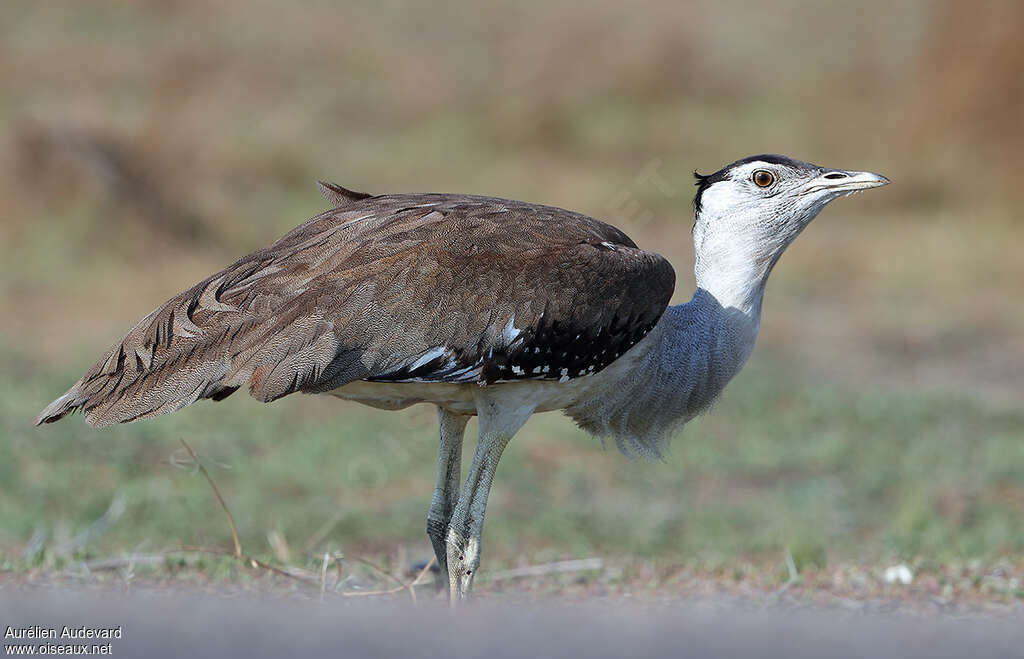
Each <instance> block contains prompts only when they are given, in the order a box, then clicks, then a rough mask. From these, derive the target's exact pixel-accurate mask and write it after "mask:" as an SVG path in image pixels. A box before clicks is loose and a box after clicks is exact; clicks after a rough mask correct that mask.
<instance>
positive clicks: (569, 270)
mask: <svg viewBox="0 0 1024 659" xmlns="http://www.w3.org/2000/svg"><path fill="white" fill-rule="evenodd" d="M888 182H889V181H888V179H886V178H885V177H883V176H880V175H878V174H872V173H869V172H852V171H844V170H837V169H826V168H823V167H818V166H817V165H812V164H809V163H806V162H800V161H797V160H792V159H790V158H787V157H784V156H777V155H760V156H752V157H749V158H744V159H742V160H738V161H736V162H734V163H732V164H730V165H728V166H726V167H724V168H722V169H721V170H719V171H717V172H715V173H714V174H711V175H710V176H701V175H699V174H698V175H697V195H696V197H695V199H694V206H695V212H696V220H695V224H694V227H693V241H694V248H695V252H696V266H695V273H696V280H697V291H696V292H695V293H694V295H693V299H691V300H690V301H689V302H687V303H686V304H682V305H679V306H673V307H668V302H669V298H670V297H671V295H672V291H673V288H674V286H675V273H674V271H673V270H672V266H671V265H669V263H668V262H667V261H666V260H665V259H664V258H662V257H661V256H659V255H658V254H655V253H653V252H647V251H644V250H641V249H639V248H638V247H637V246H636V245H635V244H634V243H633V241H632V240H630V239H629V238H628V237H627V236H626V235H625V234H624V233H622V232H621V231H619V230H618V229H616V228H615V227H613V226H610V225H608V224H605V223H603V222H599V221H597V220H595V219H592V218H590V217H587V216H585V215H581V214H579V213H574V212H571V211H567V210H562V209H559V208H552V207H549V206H541V205H537V204H529V203H524V202H521V201H510V200H506V199H496V198H491V197H478V196H469V195H451V194H405V195H380V196H372V195H369V194H364V193H358V192H352V191H350V190H347V189H345V188H343V187H341V186H338V185H333V184H325V183H321V189H322V191H323V193H324V194H325V196H326V197H327V199H328V200H329V201H330V202H331V203H332V205H333V206H334V207H335V208H333V209H332V210H329V211H327V212H325V213H321V214H320V215H317V216H316V217H314V218H313V219H311V220H309V221H307V222H306V223H305V224H302V225H301V226H299V227H297V228H295V229H293V230H292V231H291V232H289V233H288V234H286V235H285V236H284V237H282V238H281V239H280V240H278V241H277V242H275V243H274V244H272V245H270V246H269V247H266V248H264V249H261V250H258V251H256V252H253V253H252V254H249V255H248V256H245V257H242V258H241V259H239V260H238V261H236V262H235V263H234V264H232V265H230V266H228V267H227V268H225V269H224V270H221V271H220V272H218V273H216V274H214V275H212V276H211V277H209V278H207V279H205V280H204V281H202V282H200V283H198V284H197V285H195V286H193V287H192V288H190V289H188V290H187V291H185V292H184V293H181V294H180V295H177V296H175V297H174V298H172V299H171V300H170V301H168V302H167V303H165V304H163V305H161V306H160V307H159V308H158V309H156V310H155V311H154V312H152V313H151V314H149V315H148V316H146V318H144V319H143V320H142V321H141V322H139V324H137V325H136V326H135V327H134V328H133V329H132V330H131V331H130V332H128V334H127V336H125V337H124V339H122V340H121V341H119V342H118V343H116V344H115V345H114V346H113V347H112V348H111V349H110V350H109V351H108V352H107V353H106V354H105V355H104V356H103V357H102V358H101V359H100V360H99V361H98V362H97V363H96V364H95V365H94V366H93V367H92V368H91V369H89V372H88V373H86V374H85V376H84V377H83V378H82V379H81V380H79V381H78V382H76V383H75V385H74V386H73V387H71V389H70V390H68V392H67V393H65V394H64V395H63V396H61V397H60V398H58V399H57V400H55V401H54V402H53V403H51V404H50V405H49V407H47V408H46V409H45V410H43V412H42V413H41V414H40V415H39V417H38V419H37V420H36V423H39V424H41V423H49V422H52V421H56V420H58V419H60V418H62V417H63V416H65V415H67V414H69V413H71V412H73V411H75V410H78V409H81V410H82V411H83V412H84V414H85V419H86V421H87V422H88V423H89V424H90V425H93V426H107V425H110V424H114V423H125V422H128V421H136V420H139V419H143V418H146V417H151V416H155V415H157V414H162V413H164V412H171V411H173V410H177V409H178V408H181V407H184V406H185V405H188V404H190V403H193V402H195V401H197V400H199V399H200V398H212V399H213V400H222V399H224V398H226V397H227V396H229V395H231V394H232V393H234V392H235V391H236V390H237V389H239V388H240V387H242V386H246V387H248V389H249V393H250V394H251V395H252V396H253V397H254V398H256V399H257V400H260V401H264V402H268V401H272V400H275V399H277V398H280V397H282V396H285V395H287V394H290V393H293V392H296V391H303V392H307V393H329V394H331V395H334V396H338V397H340V398H346V399H350V400H355V401H358V402H360V403H365V404H367V405H372V406H374V407H379V408H384V409H400V408H404V407H407V406H409V405H412V404H415V403H421V402H428V403H433V404H435V405H436V406H437V408H438V418H439V422H440V435H441V437H440V449H439V455H438V469H437V485H436V487H435V489H434V495H433V499H432V501H431V504H430V510H429V513H428V515H427V533H428V535H429V536H430V540H431V543H432V544H433V548H434V552H435V554H436V555H437V560H438V562H439V564H440V566H441V568H442V570H444V571H445V572H447V575H448V584H449V593H450V596H451V598H452V600H453V601H455V600H458V599H461V598H463V597H465V596H466V595H467V594H468V592H469V590H470V588H471V585H472V582H473V577H474V575H475V573H476V571H477V568H478V566H479V564H480V536H481V532H482V530H483V523H484V512H485V508H486V505H487V494H488V491H489V490H490V488H491V483H492V481H493V479H494V472H495V470H496V469H497V466H498V460H499V459H500V457H501V454H502V451H503V450H504V449H505V446H506V444H508V441H509V440H510V439H511V438H512V436H513V435H514V434H515V433H516V431H518V430H519V428H520V427H521V426H522V425H523V423H525V422H526V420H527V418H529V416H530V415H531V414H533V413H534V412H545V411H550V410H564V411H565V413H566V414H568V415H569V416H570V417H572V418H573V419H574V420H575V421H576V423H577V424H579V426H580V427H581V428H583V429H584V430H586V431H588V432H590V433H592V434H594V435H597V436H599V437H602V438H611V439H614V441H615V442H616V444H617V445H618V447H619V448H620V449H621V450H622V451H623V452H624V453H627V454H640V455H645V456H658V455H660V454H661V453H662V451H663V449H664V448H665V446H666V443H667V442H668V438H669V435H670V434H671V431H672V430H673V429H674V428H677V427H678V426H680V425H682V424H683V423H685V422H686V421H688V420H690V419H692V418H693V417H694V416H696V415H697V414H698V413H699V412H701V411H702V410H704V409H705V408H707V407H708V406H709V405H710V404H711V402H712V401H713V400H714V399H715V398H716V397H717V396H718V394H719V393H720V392H721V391H722V389H723V388H724V387H725V385H726V383H727V382H728V381H729V380H730V379H731V378H732V377H733V376H734V375H736V373H737V372H738V371H739V370H740V368H741V367H742V366H743V364H744V362H745V361H746V359H747V357H748V356H749V355H750V352H751V350H752V349H753V347H754V341H755V339H756V337H757V332H758V327H759V324H760V315H761V301H762V296H763V294H764V289H765V283H766V281H767V278H768V275H769V273H770V272H771V270H772V267H773V266H774V265H775V263H776V261H777V260H778V258H779V256H780V255H781V254H782V252H783V250H785V248H786V247H787V246H788V245H789V244H790V243H791V242H792V241H793V239H794V238H796V236H797V234H799V233H800V231H801V230H802V229H803V228H804V227H805V226H807V224H808V223H809V222H810V221H811V220H812V219H813V218H814V217H815V216H816V215H817V214H818V213H819V212H820V211H821V209H822V208H824V206H825V205H826V204H827V203H828V202H830V201H831V200H833V199H835V198H836V197H838V196H840V195H842V194H848V193H852V192H856V191H858V190H863V189H866V188H873V187H877V186H880V185H885V184H886V183H888ZM472 415H477V416H479V418H480V424H479V425H480V430H479V438H478V440H477V446H476V452H475V454H474V456H473V462H472V464H471V465H470V468H469V474H468V475H467V477H466V479H465V481H464V482H463V484H462V486H461V488H460V485H459V483H460V480H461V453H462V439H463V432H464V430H465V428H466V422H467V420H468V419H469V417H470V416H472Z"/></svg>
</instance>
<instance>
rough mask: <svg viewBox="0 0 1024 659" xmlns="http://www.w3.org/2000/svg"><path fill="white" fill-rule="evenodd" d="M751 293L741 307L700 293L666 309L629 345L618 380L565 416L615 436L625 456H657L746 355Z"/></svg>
mask: <svg viewBox="0 0 1024 659" xmlns="http://www.w3.org/2000/svg"><path fill="white" fill-rule="evenodd" d="M751 291H752V295H751V296H750V297H748V298H745V299H743V300H740V301H739V302H740V303H741V304H742V307H738V306H727V305H726V304H723V301H722V300H720V299H719V298H718V297H717V296H716V295H714V294H713V293H712V292H710V291H708V290H706V289H704V288H698V289H697V291H696V292H695V293H694V295H693V299H691V300H690V301H689V302H687V303H686V304H681V305H678V306H674V307H669V308H668V309H666V311H665V314H664V315H663V316H662V318H661V320H660V321H658V324H657V325H656V326H655V328H654V329H653V330H652V331H651V333H650V334H648V336H647V338H645V339H644V341H642V342H640V343H639V344H637V346H636V347H635V348H634V350H637V351H638V354H636V355H634V356H633V358H632V359H630V360H629V365H628V371H627V372H626V373H625V374H624V377H622V379H618V378H617V379H616V381H615V382H612V383H611V385H610V386H608V387H607V388H606V389H604V390H602V391H596V392H593V393H594V395H592V396H590V397H589V398H588V399H587V400H585V401H581V402H580V403H579V404H577V405H575V406H573V407H571V408H569V409H568V410H567V413H568V414H569V415H570V416H571V417H572V418H573V419H575V420H576V422H577V423H578V424H579V425H580V426H581V427H583V428H584V429H586V430H587V431H589V432H591V433H593V434H595V435H598V436H600V437H614V438H615V442H616V444H617V445H618V447H619V449H620V450H621V451H622V452H623V453H626V454H627V455H643V456H645V457H651V458H657V457H660V456H662V455H663V454H664V452H665V450H666V449H667V445H668V440H669V438H670V435H671V433H672V430H674V429H675V428H677V427H678V426H679V425H682V424H683V423H685V422H687V421H689V420H690V419H692V418H693V417H695V416H697V415H698V414H699V413H700V412H702V411H704V410H705V409H707V408H708V407H709V406H710V405H711V404H712V403H713V402H714V400H715V399H716V398H717V397H718V395H719V394H720V393H721V392H722V389H723V388H725V385H726V384H727V383H728V382H729V380H731V379H732V377H733V376H734V375H736V373H738V372H739V370H740V369H741V368H742V367H743V364H744V363H745V362H746V360H747V358H748V357H749V356H750V353H751V351H752V350H753V348H754V343H755V341H756V339H757V332H758V328H759V327H760V314H761V295H762V294H763V291H764V286H763V285H760V286H755V287H752V288H751ZM627 354H628V353H627Z"/></svg>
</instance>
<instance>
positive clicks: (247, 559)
mask: <svg viewBox="0 0 1024 659" xmlns="http://www.w3.org/2000/svg"><path fill="white" fill-rule="evenodd" d="M179 441H181V444H182V446H184V447H185V450H186V451H188V453H189V455H190V456H192V459H193V460H194V461H195V463H196V468H197V469H198V470H199V473H201V474H202V475H203V477H204V478H206V482H207V483H209V484H210V489H212V490H213V494H214V496H216V497H217V501H218V502H219V503H220V507H221V509H222V510H223V511H224V515H225V516H226V517H227V518H228V525H229V526H230V527H231V539H232V540H233V541H234V543H235V550H234V552H229V551H226V550H223V549H215V548H208V547H192V548H190V549H187V550H186V551H195V552H200V553H210V554H220V555H230V556H234V557H235V558H237V559H239V560H241V561H242V562H243V563H246V564H248V565H251V566H252V567H254V568H262V569H264V570H269V571H270V572H273V573H275V574H280V575H281V576H285V577H288V578H290V579H296V580H298V581H303V582H305V583H310V584H313V585H319V582H318V581H317V580H316V579H312V578H310V577H307V576H304V575H300V574H296V573H295V572H294V571H293V570H290V569H287V568H280V567H277V566H276V565H271V564H270V563H265V562H263V561H261V560H259V559H256V558H253V557H252V556H248V555H247V554H246V553H245V552H243V551H242V543H241V541H240V540H239V539H238V527H236V526H235V519H234V517H232V516H231V510H229V509H228V504H227V503H226V502H225V501H224V497H223V496H221V493H220V490H219V489H217V484H216V483H215V482H213V477H212V476H210V472H208V471H207V470H206V467H204V466H203V463H202V462H200V460H199V455H198V454H197V453H196V452H195V451H194V450H193V449H192V447H191V446H189V443H188V442H186V441H185V439H184V438H180V439H179Z"/></svg>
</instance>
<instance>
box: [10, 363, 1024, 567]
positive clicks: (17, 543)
mask: <svg viewBox="0 0 1024 659" xmlns="http://www.w3.org/2000/svg"><path fill="white" fill-rule="evenodd" d="M12 361H15V362H16V360H12ZM17 370H18V369H17V368H15V369H14V372H13V373H12V374H13V375H14V377H7V378H5V379H4V380H3V381H2V383H0V400H2V401H3V403H2V404H3V408H2V413H0V423H2V424H3V425H2V431H3V440H2V441H3V444H4V446H3V452H4V454H5V455H7V456H9V457H8V459H6V460H4V461H2V462H0V481H2V482H3V483H4V487H3V489H2V490H0V551H2V552H3V553H4V554H5V555H7V556H9V557H11V556H14V557H16V556H18V555H20V553H21V552H22V550H23V548H24V546H25V544H26V543H27V542H28V540H29V538H30V537H31V536H32V534H33V533H34V532H37V531H39V530H42V531H44V532H45V533H46V534H47V538H48V542H47V545H46V546H47V548H48V551H50V552H54V551H55V548H56V547H58V546H60V545H61V544H62V543H64V544H65V546H66V542H67V540H68V539H69V538H72V537H75V536H78V535H79V534H80V533H82V532H83V531H85V530H86V529H88V528H89V527H90V525H91V524H93V523H94V522H95V521H96V520H97V519H99V518H100V517H102V516H103V514H104V512H105V511H106V510H107V508H108V507H109V506H110V504H111V501H112V500H114V498H115V497H121V498H123V501H124V502H125V504H126V505H125V512H124V514H123V515H122V516H121V517H120V518H119V519H118V520H117V521H116V523H115V524H114V525H113V526H112V527H110V528H109V529H106V530H105V531H104V532H103V533H102V534H100V535H98V536H95V537H90V538H89V539H88V541H87V542H85V543H84V544H83V545H81V546H79V547H76V549H75V551H77V552H78V553H79V554H81V553H83V552H84V553H85V554H87V555H92V556H99V555H108V554H112V553H116V552H121V551H132V550H138V549H139V548H144V549H146V550H157V549H164V548H170V547H174V546H177V545H178V544H186V545H205V546H220V547H229V546H230V533H229V529H228V527H227V524H226V523H225V521H224V519H223V516H222V513H221V512H220V510H219V508H218V506H217V504H216V501H215V500H214V497H213V495H212V493H211V491H210V489H209V487H208V485H207V484H206V482H205V481H204V479H203V478H202V477H201V476H200V475H199V474H198V473H197V472H195V470H194V469H190V468H188V467H187V466H186V467H182V466H175V465H174V464H173V463H174V462H175V459H178V460H183V459H185V457H186V456H185V453H184V451H183V449H182V448H181V446H180V444H179V442H178V439H179V438H186V439H187V440H188V441H189V442H190V444H191V445H192V446H193V447H195V449H196V450H197V451H198V452H199V453H200V454H201V456H202V457H203V460H204V464H205V465H206V466H207V468H208V469H209V470H210V472H211V474H212V476H213V477H214V479H215V480H216V481H217V483H218V485H219V487H220V489H221V491H222V493H223V494H224V496H225V498H226V499H227V502H228V504H229V506H230V507H231V510H232V512H233V514H234V517H235V520H236V522H237V524H238V527H239V529H240V532H241V534H242V541H243V544H244V545H245V547H246V549H247V550H248V551H249V552H251V553H253V554H254V555H268V554H269V552H270V549H269V545H268V543H267V533H268V532H270V531H277V532H279V533H281V534H282V535H283V536H284V537H285V538H286V539H287V541H288V542H289V544H290V546H291V548H292V550H293V552H294V553H296V554H298V555H299V556H300V557H301V555H302V551H303V550H304V549H306V550H308V551H309V554H308V556H312V555H313V554H314V553H315V552H317V551H320V552H322V551H323V550H324V549H326V548H332V549H340V550H343V551H346V552H350V551H376V550H384V549H387V548H390V547H393V546H395V545H405V546H408V547H409V548H410V550H411V551H412V553H413V554H414V555H423V556H427V555H429V544H428V543H427V540H426V537H425V533H424V516H425V511H426V507H427V505H428V502H429V497H430V492H431V487H432V482H433V476H434V475H433V469H434V462H435V454H434V449H435V432H436V431H435V428H434V426H433V421H434V415H433V413H432V411H431V410H430V409H429V408H427V407H420V408H413V409H410V410H406V411H404V412H398V413H387V412H379V411H374V410H369V409H366V408H361V407H359V406H356V405H354V404H349V403H342V402H339V401H335V400H333V399H327V398H312V397H303V396H293V397H291V398H289V399H286V400H283V401H280V402H278V403H275V404H273V405H269V406H262V405H259V404H257V403H255V402H254V401H252V400H248V399H246V398H245V397H244V396H242V395H240V396H235V397H233V398H231V399H229V400H228V401H225V402H223V403H220V404H212V403H201V404H197V405H195V406H193V407H191V408H188V409H187V410H184V411H182V412H179V413H177V414H173V415H168V416H164V417H161V418H158V419H155V420H152V421H146V422H142V423H137V424H132V425H129V426H122V427H117V428H112V429H107V430H103V431H96V430H91V429H88V428H87V427H86V426H84V424H83V423H82V421H81V419H80V418H70V419H67V420H65V421H63V422H61V423H59V424H56V425H52V426H46V427H44V428H32V427H31V426H30V421H31V417H32V415H33V413H34V412H35V411H36V410H37V408H40V407H42V405H43V404H45V402H47V401H48V400H49V399H50V398H51V397H53V396H55V395H56V394H58V393H60V391H62V388H61V384H64V381H63V380H62V381H60V382H59V383H58V382H57V381H55V380H53V379H50V378H46V379H43V378H39V377H38V376H35V375H33V374H31V373H17ZM19 375H20V376H22V377H18V376H19ZM67 379H68V380H70V379H71V375H70V374H69V375H68V378H67ZM472 431H473V428H472V426H471V428H470V432H472ZM1022 435H1024V414H1022V413H1021V412H1019V411H1011V410H1003V409H997V408H993V407H989V406H985V405H982V404H980V403H977V402H973V401H970V400H966V399H958V398H953V397H940V396H923V395H917V394H903V393H893V392H882V391H863V392H850V391H840V390H838V389H834V388H831V387H829V386H828V384H827V383H820V382H811V381H809V380H807V379H801V378H800V377H798V376H796V375H794V374H793V373H792V372H791V370H790V371H787V369H785V368H784V365H782V364H779V363H773V360H772V356H771V355H766V356H762V357H759V358H755V359H754V360H753V363H752V364H751V365H750V366H749V367H748V369H747V370H746V371H744V372H743V373H742V374H741V375H740V376H739V378H738V379H737V381H736V382H734V383H733V385H732V386H731V387H730V388H729V389H728V390H727V393H726V395H725V397H724V399H723V400H722V401H721V402H720V403H719V404H718V406H717V407H716V408H715V409H714V411H713V412H712V413H711V414H710V415H708V416H705V417H703V418H701V419H699V420H697V421H696V422H694V423H692V424H690V425H689V426H688V427H687V428H685V429H684V430H683V431H682V432H681V433H680V434H679V435H677V437H676V438H675V440H674V443H673V450H672V453H671V455H670V456H669V457H668V458H667V459H666V460H665V461H664V462H661V463H653V464H651V463H645V462H642V461H629V460H627V459H625V458H623V457H622V456H620V455H618V454H617V453H615V451H614V450H613V449H611V448H608V449H605V450H602V448H601V446H600V443H599V442H597V441H596V440H593V439H591V438H589V437H587V436H586V435H584V434H583V433H581V432H580V431H578V430H576V429H575V428H573V427H572V424H571V423H570V422H569V421H568V420H566V419H564V418H561V417H559V416H556V415H542V416H540V417H537V418H535V419H533V420H531V422H530V423H529V424H528V425H527V428H526V429H524V431H523V432H522V433H521V434H520V435H519V436H518V437H517V439H516V440H515V441H514V442H513V444H512V445H511V447H510V449H509V450H508V451H507V452H506V457H505V458H504V459H503V462H502V465H501V468H500V470H499V476H498V481H497V485H496V487H495V490H494V492H493V495H492V503H491V506H490V508H489V513H490V514H489V515H488V525H487V529H486V532H485V544H486V549H485V552H486V555H487V558H488V562H489V563H491V564H505V563H509V562H513V561H514V560H515V559H516V557H520V556H524V555H525V556H528V557H533V558H535V559H536V560H541V559H546V558H553V557H567V556H584V555H591V554H598V555H603V556H613V557H614V556H623V557H624V556H632V557H640V558H651V559H655V560H658V561H662V562H667V563H687V562H692V561H695V560H696V561H705V562H706V561H711V562H720V561H737V560H757V559H759V558H763V557H765V556H778V555H781V554H782V552H784V551H785V550H789V551H791V552H792V553H793V555H794V557H795V558H796V559H797V560H798V561H800V562H802V563H804V564H811V565H818V566H819V567H820V566H823V565H824V564H826V563H827V562H828V561H832V560H844V561H846V560H854V561H858V562H859V561H873V560H876V559H880V558H890V557H894V556H898V557H903V558H909V559H919V560H933V561H940V562H941V561H949V560H961V559H965V558H976V559H982V560H991V559H995V558H998V557H999V556H1002V555H1014V554H1019V553H1020V552H1022V551H1024V524H1022V523H1021V522H1022V519H1021V515H1022V512H1021V496H1022V493H1021V490H1020V483H1022V482H1024V442H1022V441H1021V437H1022ZM466 450H467V451H469V450H472V441H470V442H467V449H466ZM332 520H333V522H334V525H333V526H332V527H331V528H330V530H329V532H327V534H326V535H325V536H324V537H323V540H322V541H321V542H319V543H315V544H314V545H312V546H307V544H308V542H309V540H310V539H311V538H314V539H315V537H314V536H315V535H316V534H317V532H318V530H319V529H321V527H323V525H324V524H325V522H329V521H332ZM308 556H307V557H308Z"/></svg>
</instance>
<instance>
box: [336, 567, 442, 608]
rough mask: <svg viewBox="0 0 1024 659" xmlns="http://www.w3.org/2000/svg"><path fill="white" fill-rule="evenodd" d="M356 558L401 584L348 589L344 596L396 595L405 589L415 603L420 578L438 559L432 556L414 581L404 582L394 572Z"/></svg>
mask: <svg viewBox="0 0 1024 659" xmlns="http://www.w3.org/2000/svg"><path fill="white" fill-rule="evenodd" d="M355 560H357V561H359V562H360V563H364V564H366V565H368V566H370V567H372V568H373V569H375V570H377V571H378V572H380V573H381V574H383V575H386V576H387V577H390V578H391V579H394V580H395V581H397V582H398V583H399V584H400V585H398V586H395V587H394V588H387V589H380V590H348V591H345V592H343V593H342V596H343V597H369V596H371V595H394V594H395V593H398V592H401V591H403V590H408V591H409V597H410V598H411V599H412V601H413V602H414V603H415V602H416V586H417V585H418V584H419V582H420V579H422V578H423V576H424V575H425V574H426V573H427V572H429V571H430V568H431V567H432V566H433V565H434V561H435V560H436V559H435V558H434V557H431V558H430V560H429V561H427V564H426V565H424V566H423V568H422V569H421V570H420V571H419V572H418V573H417V574H416V578H414V579H413V580H412V581H410V582H409V583H407V584H406V583H403V582H402V581H401V580H400V579H399V578H398V577H396V576H394V575H393V574H390V573H388V572H386V571H384V570H383V569H381V568H380V567H379V566H377V565H374V564H373V563H371V562H370V561H367V560H365V559H362V558H357V559H355Z"/></svg>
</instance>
